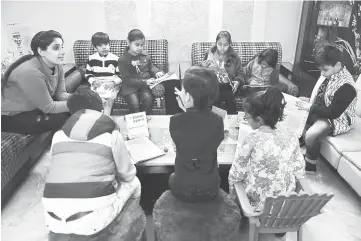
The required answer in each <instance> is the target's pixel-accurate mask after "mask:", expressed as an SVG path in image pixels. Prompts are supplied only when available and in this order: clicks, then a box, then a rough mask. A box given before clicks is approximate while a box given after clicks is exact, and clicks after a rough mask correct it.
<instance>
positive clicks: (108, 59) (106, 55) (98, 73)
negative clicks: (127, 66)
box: [85, 32, 122, 116]
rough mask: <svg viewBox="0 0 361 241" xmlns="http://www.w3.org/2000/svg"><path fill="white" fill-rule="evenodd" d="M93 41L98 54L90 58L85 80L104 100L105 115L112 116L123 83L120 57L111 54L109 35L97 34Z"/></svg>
mask: <svg viewBox="0 0 361 241" xmlns="http://www.w3.org/2000/svg"><path fill="white" fill-rule="evenodd" d="M91 41H92V44H93V46H94V48H95V49H96V50H97V52H96V53H95V54H93V55H90V56H89V60H88V63H87V66H86V72H85V78H86V79H87V80H88V82H89V83H90V85H91V89H92V90H93V91H95V92H97V93H98V94H99V96H100V97H101V98H102V100H103V106H104V114H106V115H108V116H110V113H111V110H112V107H113V103H114V100H115V98H116V97H117V95H118V92H119V89H120V83H121V82H122V80H121V79H120V74H119V67H118V59H119V57H118V56H116V55H115V54H112V53H110V52H109V49H110V46H109V42H110V40H109V36H108V34H106V33H102V32H97V33H95V34H94V35H93V36H92V39H91Z"/></svg>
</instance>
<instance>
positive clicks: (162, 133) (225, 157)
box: [113, 115, 239, 173]
mask: <svg viewBox="0 0 361 241" xmlns="http://www.w3.org/2000/svg"><path fill="white" fill-rule="evenodd" d="M149 117H150V120H149V121H148V128H149V132H150V139H151V140H152V141H153V142H154V143H155V144H156V145H157V146H159V147H160V148H161V149H163V150H164V149H167V151H166V154H165V155H163V156H161V157H157V158H154V159H152V160H148V161H145V162H141V163H137V164H136V166H137V169H138V171H139V172H142V173H171V172H173V171H174V161H175V157H176V150H175V145H174V143H173V141H172V138H171V136H170V133H169V120H170V115H153V116H149ZM113 119H114V120H115V122H116V123H117V124H118V125H119V127H120V132H121V133H122V135H123V136H126V127H125V121H124V116H119V117H113ZM237 119H238V116H237V115H230V116H228V121H229V126H230V128H229V131H227V132H225V135H224V140H223V142H222V143H221V144H220V146H219V148H218V164H219V166H220V169H222V168H224V167H226V168H227V167H228V168H229V167H230V165H231V164H232V162H233V160H234V155H235V152H236V148H237V140H238V132H239V128H238V124H237V122H238V121H237Z"/></svg>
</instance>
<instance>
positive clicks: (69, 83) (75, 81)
mask: <svg viewBox="0 0 361 241" xmlns="http://www.w3.org/2000/svg"><path fill="white" fill-rule="evenodd" d="M82 79H83V77H82V74H81V72H80V71H79V70H77V69H76V70H74V71H72V72H71V73H69V74H68V75H67V76H66V77H65V89H66V91H67V92H68V93H73V92H74V91H75V90H76V89H77V88H78V86H79V85H80V84H81V82H82Z"/></svg>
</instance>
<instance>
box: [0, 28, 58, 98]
mask: <svg viewBox="0 0 361 241" xmlns="http://www.w3.org/2000/svg"><path fill="white" fill-rule="evenodd" d="M56 38H60V39H61V40H63V36H61V34H60V33H59V32H57V31H54V30H48V31H40V32H38V33H37V34H35V36H34V37H33V39H32V40H31V43H30V48H31V50H32V51H33V54H28V55H24V56H22V57H20V58H19V59H18V60H16V61H15V62H14V63H12V64H11V65H10V66H9V68H8V69H7V70H6V71H5V73H4V76H2V78H1V94H2V95H3V94H4V89H5V88H6V86H7V82H8V79H9V76H10V74H11V72H12V71H13V70H14V69H16V68H17V67H18V66H19V65H20V64H22V63H24V62H26V61H28V60H30V59H32V58H33V57H34V56H40V54H39V51H38V49H39V48H40V49H41V50H46V49H47V48H48V46H49V45H50V44H51V43H52V42H53V41H54V39H56ZM63 41H64V40H63Z"/></svg>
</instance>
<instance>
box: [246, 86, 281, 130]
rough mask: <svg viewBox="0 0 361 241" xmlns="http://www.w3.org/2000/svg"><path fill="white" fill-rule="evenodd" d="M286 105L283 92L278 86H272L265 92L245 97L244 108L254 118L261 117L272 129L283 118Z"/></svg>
mask: <svg viewBox="0 0 361 241" xmlns="http://www.w3.org/2000/svg"><path fill="white" fill-rule="evenodd" d="M285 106H286V101H285V98H284V96H283V94H282V92H281V91H280V90H279V89H277V88H276V87H270V88H268V89H267V90H266V91H265V92H263V91H259V92H256V93H253V94H251V95H249V96H247V97H246V98H245V100H244V101H243V108H244V110H245V111H246V112H247V113H249V114H250V115H251V116H252V118H256V117H261V118H262V119H263V120H264V122H265V124H266V125H268V126H270V127H271V128H272V129H275V128H276V124H277V123H278V122H279V121H282V120H283V117H284V116H283V110H284V108H285Z"/></svg>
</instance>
